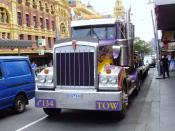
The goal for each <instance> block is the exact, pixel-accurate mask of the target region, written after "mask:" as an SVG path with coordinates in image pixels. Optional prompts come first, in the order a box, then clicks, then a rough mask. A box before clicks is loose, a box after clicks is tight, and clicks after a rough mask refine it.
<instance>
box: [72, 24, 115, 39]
mask: <svg viewBox="0 0 175 131" xmlns="http://www.w3.org/2000/svg"><path fill="white" fill-rule="evenodd" d="M115 36H116V28H115V26H114V25H113V26H109V25H108V26H100V27H95V26H92V27H86V28H85V27H74V28H72V37H81V38H82V37H83V38H84V37H92V38H98V39H100V40H106V39H115V38H116V37H115Z"/></svg>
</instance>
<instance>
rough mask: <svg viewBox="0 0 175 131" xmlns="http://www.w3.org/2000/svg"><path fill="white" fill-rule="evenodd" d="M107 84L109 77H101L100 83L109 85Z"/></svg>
mask: <svg viewBox="0 0 175 131" xmlns="http://www.w3.org/2000/svg"><path fill="white" fill-rule="evenodd" d="M107 82H108V77H107V76H101V77H100V83H102V84H107Z"/></svg>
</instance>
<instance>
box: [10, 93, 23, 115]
mask: <svg viewBox="0 0 175 131" xmlns="http://www.w3.org/2000/svg"><path fill="white" fill-rule="evenodd" d="M13 109H14V111H15V112H16V113H22V112H24V111H25V109H26V98H25V97H24V96H23V95H18V96H17V97H16V98H15V104H14V107H13Z"/></svg>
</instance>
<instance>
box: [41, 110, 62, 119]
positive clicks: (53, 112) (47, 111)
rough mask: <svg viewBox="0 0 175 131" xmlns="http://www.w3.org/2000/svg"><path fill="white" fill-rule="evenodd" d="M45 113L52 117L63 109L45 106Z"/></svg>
mask: <svg viewBox="0 0 175 131" xmlns="http://www.w3.org/2000/svg"><path fill="white" fill-rule="evenodd" d="M43 110H44V113H45V114H47V115H48V116H50V117H54V116H57V115H59V114H60V113H61V109H57V108H56V109H55V108H43Z"/></svg>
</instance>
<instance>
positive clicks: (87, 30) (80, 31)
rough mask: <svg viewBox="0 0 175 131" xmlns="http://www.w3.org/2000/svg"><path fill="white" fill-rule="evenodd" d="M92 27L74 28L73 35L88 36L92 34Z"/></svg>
mask: <svg viewBox="0 0 175 131" xmlns="http://www.w3.org/2000/svg"><path fill="white" fill-rule="evenodd" d="M90 32H91V30H90V28H84V29H73V30H72V37H80V38H84V37H87V36H90Z"/></svg>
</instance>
